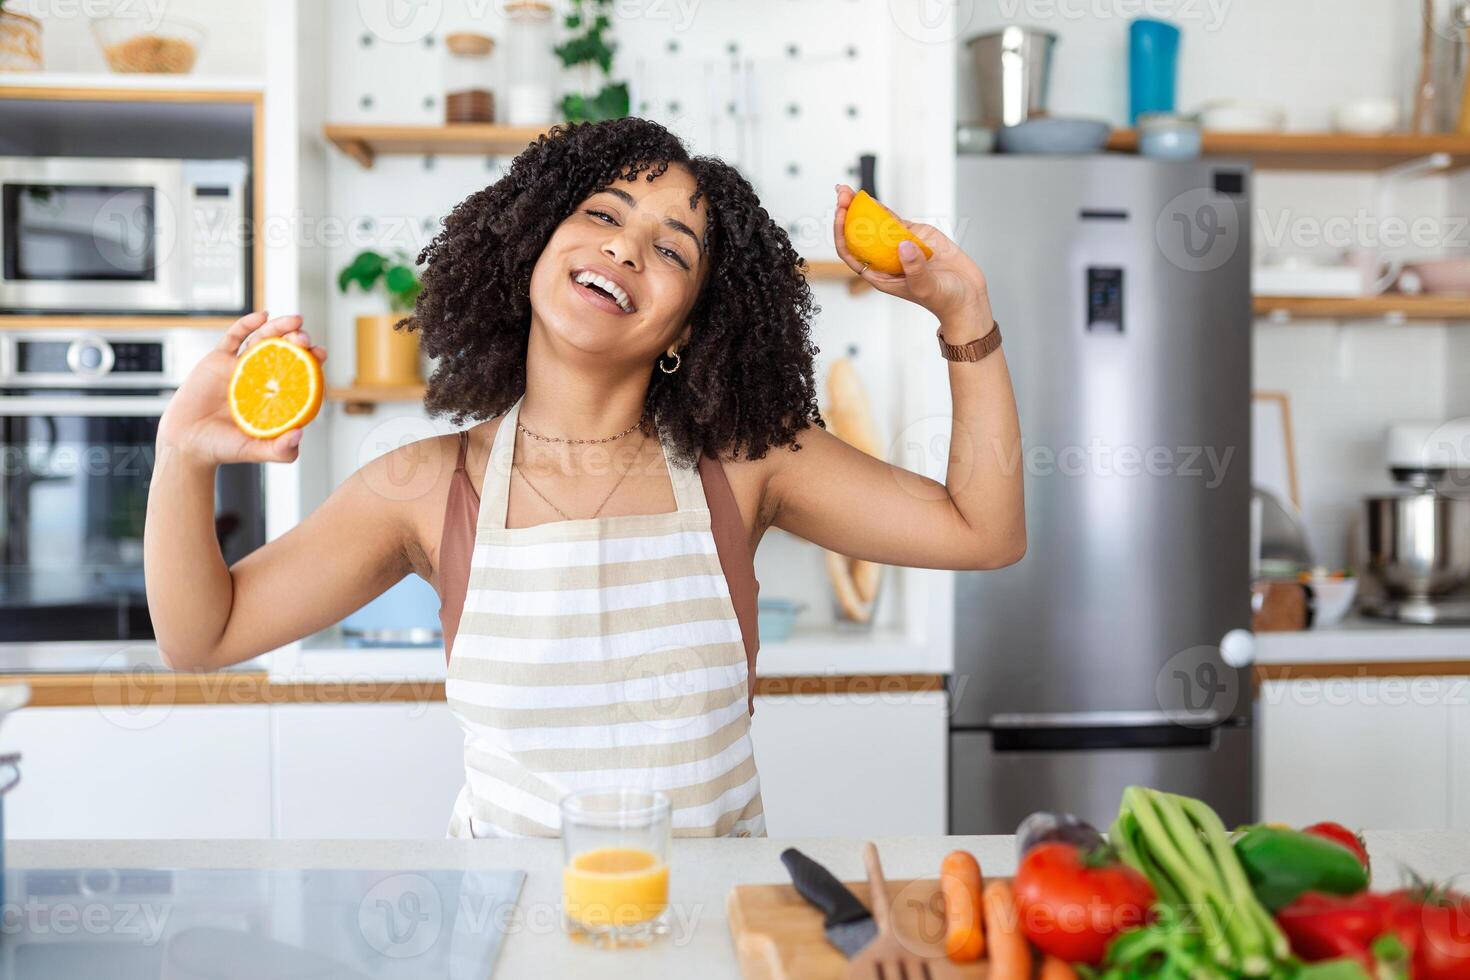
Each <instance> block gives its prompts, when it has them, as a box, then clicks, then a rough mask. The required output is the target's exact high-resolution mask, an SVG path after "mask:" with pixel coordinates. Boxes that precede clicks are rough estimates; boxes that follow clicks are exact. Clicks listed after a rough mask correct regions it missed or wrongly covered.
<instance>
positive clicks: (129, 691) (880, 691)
mask: <svg viewBox="0 0 1470 980" xmlns="http://www.w3.org/2000/svg"><path fill="white" fill-rule="evenodd" d="M18 682H24V683H26V684H29V685H30V686H31V700H30V705H31V706H32V707H44V708H64V707H112V706H125V707H144V706H148V705H155V704H157V705H203V704H211V705H252V704H385V703H392V702H422V701H443V700H444V682H443V681H435V680H425V679H404V680H380V679H375V678H366V677H365V678H356V679H352V678H343V679H340V680H333V679H320V678H312V679H304V680H300V681H281V680H277V681H272V680H271V679H270V675H269V674H267V673H266V672H265V671H263V670H262V671H220V672H217V673H212V674H191V673H180V672H173V671H166V670H141V671H131V672H118V673H99V674H32V673H26V674H0V684H13V683H18ZM943 689H944V676H943V675H941V674H812V675H802V676H790V677H761V678H758V679H757V680H756V688H755V693H756V694H757V695H760V696H763V697H791V696H798V697H800V696H806V697H810V696H814V695H827V694H858V695H877V696H884V695H890V694H906V693H915V692H921V691H941V690H943Z"/></svg>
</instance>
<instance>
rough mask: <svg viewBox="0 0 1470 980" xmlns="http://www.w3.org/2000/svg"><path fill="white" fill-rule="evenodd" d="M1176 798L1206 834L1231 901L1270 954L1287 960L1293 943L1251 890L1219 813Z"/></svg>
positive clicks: (1182, 797)
mask: <svg viewBox="0 0 1470 980" xmlns="http://www.w3.org/2000/svg"><path fill="white" fill-rule="evenodd" d="M1176 799H1177V800H1178V802H1179V805H1180V806H1181V807H1182V808H1183V809H1184V812H1185V813H1187V814H1188V815H1189V818H1190V819H1191V820H1193V821H1194V823H1195V824H1196V825H1198V826H1199V828H1200V830H1202V831H1203V832H1204V835H1205V840H1206V842H1207V843H1208V844H1209V846H1210V850H1211V851H1212V852H1213V853H1214V855H1215V863H1216V864H1217V865H1218V866H1219V868H1220V872H1221V873H1222V874H1223V875H1224V878H1225V885H1226V888H1227V890H1228V891H1227V893H1228V894H1229V896H1230V900H1231V901H1232V902H1234V903H1235V905H1236V906H1237V907H1238V908H1239V909H1240V911H1241V912H1242V913H1244V914H1246V915H1249V916H1250V917H1251V918H1252V920H1253V921H1254V922H1255V923H1256V927H1257V928H1258V929H1259V930H1260V931H1261V934H1262V938H1263V939H1264V940H1265V942H1266V944H1267V946H1268V948H1269V952H1270V954H1271V955H1272V956H1274V957H1275V958H1276V959H1278V960H1284V959H1286V957H1287V956H1289V955H1290V954H1291V944H1290V942H1288V940H1287V938H1286V934H1285V933H1283V932H1282V931H1281V927H1280V926H1278V925H1277V924H1276V920H1275V919H1273V918H1271V915H1270V914H1269V913H1268V912H1267V911H1266V909H1265V907H1264V906H1262V905H1261V903H1260V902H1259V901H1258V900H1257V899H1256V893H1255V892H1254V891H1253V890H1252V889H1251V886H1250V881H1249V880H1248V879H1247V878H1246V876H1245V869H1244V868H1242V867H1241V866H1240V858H1238V857H1237V856H1236V854H1235V847H1234V845H1232V844H1231V843H1230V835H1229V834H1228V833H1227V832H1226V830H1225V824H1223V823H1222V822H1221V821H1220V817H1219V814H1217V813H1215V811H1214V810H1212V809H1210V808H1209V806H1207V805H1206V804H1205V803H1204V802H1203V801H1201V800H1194V799H1190V798H1189V797H1187V796H1180V797H1176Z"/></svg>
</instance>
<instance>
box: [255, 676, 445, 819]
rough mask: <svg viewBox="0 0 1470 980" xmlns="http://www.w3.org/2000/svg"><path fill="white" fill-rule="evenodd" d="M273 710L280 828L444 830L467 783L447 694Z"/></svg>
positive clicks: (289, 706) (280, 706)
mask: <svg viewBox="0 0 1470 980" xmlns="http://www.w3.org/2000/svg"><path fill="white" fill-rule="evenodd" d="M271 712H272V721H273V733H272V734H273V745H272V748H273V758H274V770H275V792H276V836H278V837H283V838H328V837H337V838H434V837H443V836H444V832H445V829H446V828H447V827H448V826H449V811H450V809H451V808H452V807H453V805H454V798H455V795H456V794H458V792H459V788H460V786H462V785H463V784H464V735H463V732H462V730H461V729H460V727H459V724H458V723H457V722H456V721H455V720H454V717H453V715H451V714H450V712H449V708H448V706H447V705H445V704H444V703H443V702H437V701H436V702H390V703H386V704H323V705H315V704H283V705H277V706H275V707H273V708H272V709H271Z"/></svg>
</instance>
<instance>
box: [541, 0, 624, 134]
mask: <svg viewBox="0 0 1470 980" xmlns="http://www.w3.org/2000/svg"><path fill="white" fill-rule="evenodd" d="M612 5H613V0H571V9H570V10H569V11H568V12H567V16H566V20H565V24H566V27H567V30H569V31H572V32H573V33H572V36H571V37H569V38H568V39H567V40H566V42H565V43H564V44H559V45H557V46H556V55H557V57H558V58H560V59H561V63H562V65H563V66H565V67H567V68H575V67H577V66H578V65H587V66H591V65H596V66H597V67H598V68H599V69H600V70H601V72H602V80H603V84H602V88H601V89H600V90H598V92H597V94H595V95H588V94H585V93H580V92H572V93H569V94H568V95H565V96H563V97H562V100H561V111H562V115H564V116H565V117H566V119H567V121H568V122H598V121H600V120H603V119H620V118H622V117H623V116H626V115H627V114H628V83H627V82H615V81H613V80H612V78H611V75H612V60H613V52H614V51H615V50H616V48H617V45H616V44H614V43H613V42H612V41H610V40H608V39H607V37H606V34H607V32H608V30H609V29H610V28H611V27H612V20H611V18H609V17H608V11H610V10H611V9H612Z"/></svg>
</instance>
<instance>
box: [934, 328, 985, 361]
mask: <svg viewBox="0 0 1470 980" xmlns="http://www.w3.org/2000/svg"><path fill="white" fill-rule="evenodd" d="M934 336H935V337H938V338H939V353H940V354H942V355H944V359H945V360H947V361H978V360H981V359H982V358H984V357H985V356H987V355H988V354H990V353H992V352H993V351H994V350H995V349H996V348H997V347H999V346H1000V322H999V321H992V326H991V328H990V332H989V333H987V334H986V335H985V336H983V337H976V338H975V339H974V340H971V341H969V342H968V343H964V344H951V343H947V342H946V341H945V339H944V327H943V326H941V327H940V328H939V329H938V330H936V331H934Z"/></svg>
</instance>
